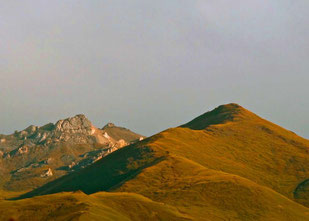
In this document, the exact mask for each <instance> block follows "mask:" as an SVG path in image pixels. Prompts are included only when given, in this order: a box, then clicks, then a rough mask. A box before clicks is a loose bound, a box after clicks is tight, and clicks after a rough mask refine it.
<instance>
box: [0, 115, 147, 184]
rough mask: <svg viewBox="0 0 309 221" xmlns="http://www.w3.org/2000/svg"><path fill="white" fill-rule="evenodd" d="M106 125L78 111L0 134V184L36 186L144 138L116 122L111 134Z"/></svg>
mask: <svg viewBox="0 0 309 221" xmlns="http://www.w3.org/2000/svg"><path fill="white" fill-rule="evenodd" d="M104 128H105V129H99V128H97V127H95V126H94V125H93V124H92V123H91V122H90V121H89V120H88V119H87V118H86V116H85V115H83V114H78V115H76V116H74V117H70V118H67V119H63V120H59V121H57V122H56V123H55V124H53V123H49V124H46V125H44V126H42V127H38V126H33V125H31V126H29V127H27V128H26V129H24V130H22V131H16V132H15V133H14V134H11V135H1V136H0V168H1V169H0V175H1V176H2V177H3V179H1V182H0V184H1V185H2V186H3V187H4V188H5V189H9V190H23V189H29V188H33V187H37V186H40V185H42V184H44V183H46V182H49V181H51V180H53V179H56V178H58V177H61V176H62V175H64V174H66V173H68V172H72V171H76V170H79V169H81V168H83V167H85V166H87V165H89V164H91V163H93V162H95V161H97V160H99V159H101V158H102V157H104V156H106V155H107V154H109V153H111V152H113V151H115V150H117V149H119V148H122V147H124V146H126V145H128V144H131V143H134V142H136V141H138V140H140V139H143V138H144V137H143V136H141V135H139V134H136V133H134V132H132V131H130V130H128V129H125V128H121V127H117V126H115V125H114V126H113V131H111V133H110V132H109V129H108V126H105V127H104ZM124 131H125V132H124Z"/></svg>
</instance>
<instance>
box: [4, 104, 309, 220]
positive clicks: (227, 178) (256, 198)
mask: <svg viewBox="0 0 309 221" xmlns="http://www.w3.org/2000/svg"><path fill="white" fill-rule="evenodd" d="M308 159H309V141H308V140H306V139H303V138H301V137H299V136H297V135H296V134H294V133H293V132H290V131H287V130H285V129H283V128H281V127H279V126H277V125H275V124H273V123H271V122H269V121H266V120H264V119H262V118H260V117H258V116H257V115H255V114H253V113H252V112H250V111H248V110H246V109H244V108H242V107H240V106H239V105H236V104H229V105H223V106H220V107H218V108H217V109H215V110H213V111H211V112H207V113H205V114H203V115H201V116H200V117H198V118H196V119H194V120H193V121H191V122H189V123H187V124H184V125H182V126H180V127H177V128H171V129H168V130H166V131H163V132H161V133H159V134H157V135H155V136H153V137H150V138H148V139H146V140H143V141H141V142H138V143H136V144H133V145H130V146H127V147H124V148H122V149H120V150H118V151H115V152H114V153H112V154H110V155H108V156H106V157H105V158H103V159H101V160H99V161H97V162H96V163H94V164H92V165H91V166H89V167H87V168H85V169H82V170H80V171H77V172H75V173H71V174H69V175H67V176H64V177H61V178H60V179H57V180H55V181H53V182H50V183H48V184H46V185H44V186H42V187H40V188H38V189H36V190H34V191H32V192H29V193H27V194H24V195H22V196H21V197H20V198H29V197H34V196H38V195H45V194H53V193H59V192H63V191H68V192H70V191H78V190H81V191H83V192H84V193H86V194H92V195H90V196H87V195H83V194H81V193H78V194H79V195H75V193H73V194H71V195H70V194H69V195H70V197H73V198H75V197H76V198H78V202H79V203H72V204H73V205H74V206H77V205H80V206H81V207H82V206H85V207H87V208H88V209H87V210H86V209H84V207H83V208H82V209H81V208H77V209H76V210H75V209H74V210H73V209H72V210H71V209H68V212H66V213H65V214H66V215H70V216H72V217H73V218H74V217H75V216H74V214H75V212H73V211H79V212H76V214H80V213H81V211H88V212H85V214H84V215H80V216H77V215H76V217H79V218H81V219H82V218H83V217H86V216H89V217H92V215H93V216H94V214H92V212H91V211H93V210H95V209H98V210H99V211H100V212H99V213H95V214H105V213H109V214H113V215H115V214H114V213H112V212H110V205H113V206H112V208H114V209H115V210H116V211H117V213H116V214H117V215H119V216H120V215H121V216H126V217H129V219H132V220H145V217H146V216H145V217H142V216H141V217H138V216H136V217H132V214H135V213H131V212H132V211H134V210H135V209H136V207H138V208H139V211H138V212H136V213H140V214H148V215H147V216H149V213H151V214H153V216H152V217H153V218H154V219H157V220H159V219H161V220H172V219H176V220H180V219H189V220H309V208H307V207H305V206H303V205H308V197H307V196H308V192H306V188H299V185H300V184H303V183H304V181H305V180H306V179H308V178H309V160H308ZM100 191H108V192H112V193H98V192H100ZM297 191H301V193H299V194H298V192H297ZM128 193H130V194H128ZM100 194H102V195H100ZM109 194H111V195H109ZM113 194H116V195H117V196H118V197H112V196H114V195H113ZM81 195H82V197H81ZM64 196H67V195H66V194H56V195H47V196H41V197H40V199H42V200H40V201H41V202H40V201H38V200H36V199H38V198H30V199H22V200H17V201H4V202H2V205H3V206H2V207H1V210H4V209H3V208H4V207H7V206H8V205H10V208H12V209H11V210H10V211H6V214H8V213H11V214H15V213H16V214H17V216H19V215H20V214H21V213H22V214H25V213H23V212H22V211H24V210H26V208H25V203H23V202H29V203H30V202H32V203H36V204H37V205H41V203H46V202H47V201H48V199H51V198H52V197H60V198H62V197H64ZM99 196H100V197H102V199H106V198H108V200H110V201H108V203H107V204H104V202H106V201H104V200H103V203H102V201H101V200H98V197H99ZM294 196H297V197H296V198H297V199H295V198H294ZM100 197H99V198H100ZM122 197H124V198H125V199H126V200H127V201H126V200H123V201H122V200H119V198H122ZM133 198H134V199H133ZM135 198H138V199H139V200H137V199H135ZM94 199H95V200H94ZM45 200H47V201H45ZM69 201H70V200H68V199H65V202H66V203H64V204H65V205H66V204H67V203H69ZM86 201H87V202H88V204H87V203H86ZM132 201H134V203H133V202H132ZM48 202H49V201H48ZM82 202H83V203H84V204H86V205H84V204H83V203H82ZM298 202H300V203H302V204H303V205H301V204H299V203H298ZM136 203H138V205H136ZM69 204H70V203H69ZM72 204H70V205H72ZM11 205H14V206H11ZM107 205H108V206H107ZM163 205H164V206H163ZM106 206H107V207H106ZM57 211H58V212H59V210H57ZM70 211H72V212H70ZM50 213H51V212H50V211H49V212H48V211H46V212H43V211H42V216H47V214H50ZM53 214H55V212H53ZM56 214H58V213H56ZM59 214H60V215H61V213H59ZM86 214H87V215H86ZM60 215H59V216H60ZM156 215H157V217H156ZM163 215H166V216H165V217H161V216H163ZM104 216H105V215H104ZM6 217H7V216H6ZM76 217H75V218H76ZM149 217H151V216H149ZM121 219H122V218H119V220H121ZM123 219H124V218H123Z"/></svg>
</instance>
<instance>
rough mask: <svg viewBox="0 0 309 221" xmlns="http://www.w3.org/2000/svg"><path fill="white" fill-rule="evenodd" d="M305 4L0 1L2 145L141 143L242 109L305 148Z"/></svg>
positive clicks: (302, 0) (296, 0) (308, 124)
mask: <svg viewBox="0 0 309 221" xmlns="http://www.w3.org/2000/svg"><path fill="white" fill-rule="evenodd" d="M308 12H309V1H308V0H190V1H188V0H177V1H176V0H169V1H166V0H156V1H145V0H130V1H128V0H122V1H120V0H113V1H104V0H88V1H87V0H65V1H64V0H52V1H50V0H24V1H19V0H10V1H8V0H0V104H1V105H0V133H12V132H13V131H14V130H15V129H17V130H21V129H24V128H25V127H27V126H28V125H30V124H35V125H43V124H45V123H48V122H55V121H57V120H58V119H61V118H65V117H68V116H72V115H75V114H78V113H84V114H86V115H87V116H88V118H89V119H90V120H91V121H92V122H93V123H94V124H95V125H96V126H98V127H102V126H103V125H104V124H105V123H107V122H108V121H111V122H114V123H116V124H119V125H122V126H126V127H128V128H130V129H132V130H135V131H137V132H140V133H142V134H145V135H151V134H154V133H156V132H159V131H161V130H163V129H166V128H168V127H173V126H178V125H180V124H182V123H185V122H187V121H189V120H191V119H192V118H194V117H196V116H198V115H200V114H202V113H204V112H206V111H208V110H211V109H212V108H214V107H216V106H217V105H220V104H223V103H230V102H236V103H239V104H240V105H242V106H244V107H246V108H248V109H250V110H252V111H253V112H255V113H257V114H259V115H261V116H262V117H264V118H267V119H269V120H271V121H273V122H275V123H277V124H280V125H282V126H284V127H286V128H287V129H290V130H293V131H295V132H297V133H298V134H300V135H302V136H305V137H307V138H309V117H308V113H309V99H308V95H309V89H308V85H309V84H308V83H309V13H308Z"/></svg>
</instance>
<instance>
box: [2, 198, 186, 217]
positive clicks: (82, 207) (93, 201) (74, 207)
mask: <svg viewBox="0 0 309 221" xmlns="http://www.w3.org/2000/svg"><path fill="white" fill-rule="evenodd" d="M0 211H1V212H0V220H19V221H29V220H31V221H36V220H85V221H88V220H98V221H101V220H124V221H126V220H127V221H129V220H171V221H173V220H175V221H176V220H191V218H190V217H188V216H186V215H184V214H181V213H180V212H179V211H178V210H177V209H176V208H174V207H172V206H168V205H165V204H163V203H157V202H153V201H152V200H150V199H148V198H145V197H143V196H141V195H138V194H134V193H96V194H93V195H89V196H88V195H86V194H84V193H81V192H74V193H58V194H53V195H45V196H40V197H34V198H31V199H24V200H18V201H0Z"/></svg>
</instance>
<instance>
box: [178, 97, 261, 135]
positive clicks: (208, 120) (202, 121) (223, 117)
mask: <svg viewBox="0 0 309 221" xmlns="http://www.w3.org/2000/svg"><path fill="white" fill-rule="evenodd" d="M254 117H257V116H256V115H255V114H253V113H252V112H250V111H248V110H246V109H245V108H243V107H242V106H240V105H238V104H235V103H231V104H226V105H221V106H219V107H217V108H215V109H214V110H212V111H209V112H206V113H204V114H202V115H201V116H199V117H197V118H195V119H193V120H192V121H190V122H188V123H186V124H184V125H182V126H181V127H186V128H190V129H193V130H202V129H205V128H207V127H208V126H210V125H216V124H224V123H227V122H229V121H237V120H241V119H245V118H247V119H250V118H254Z"/></svg>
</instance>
